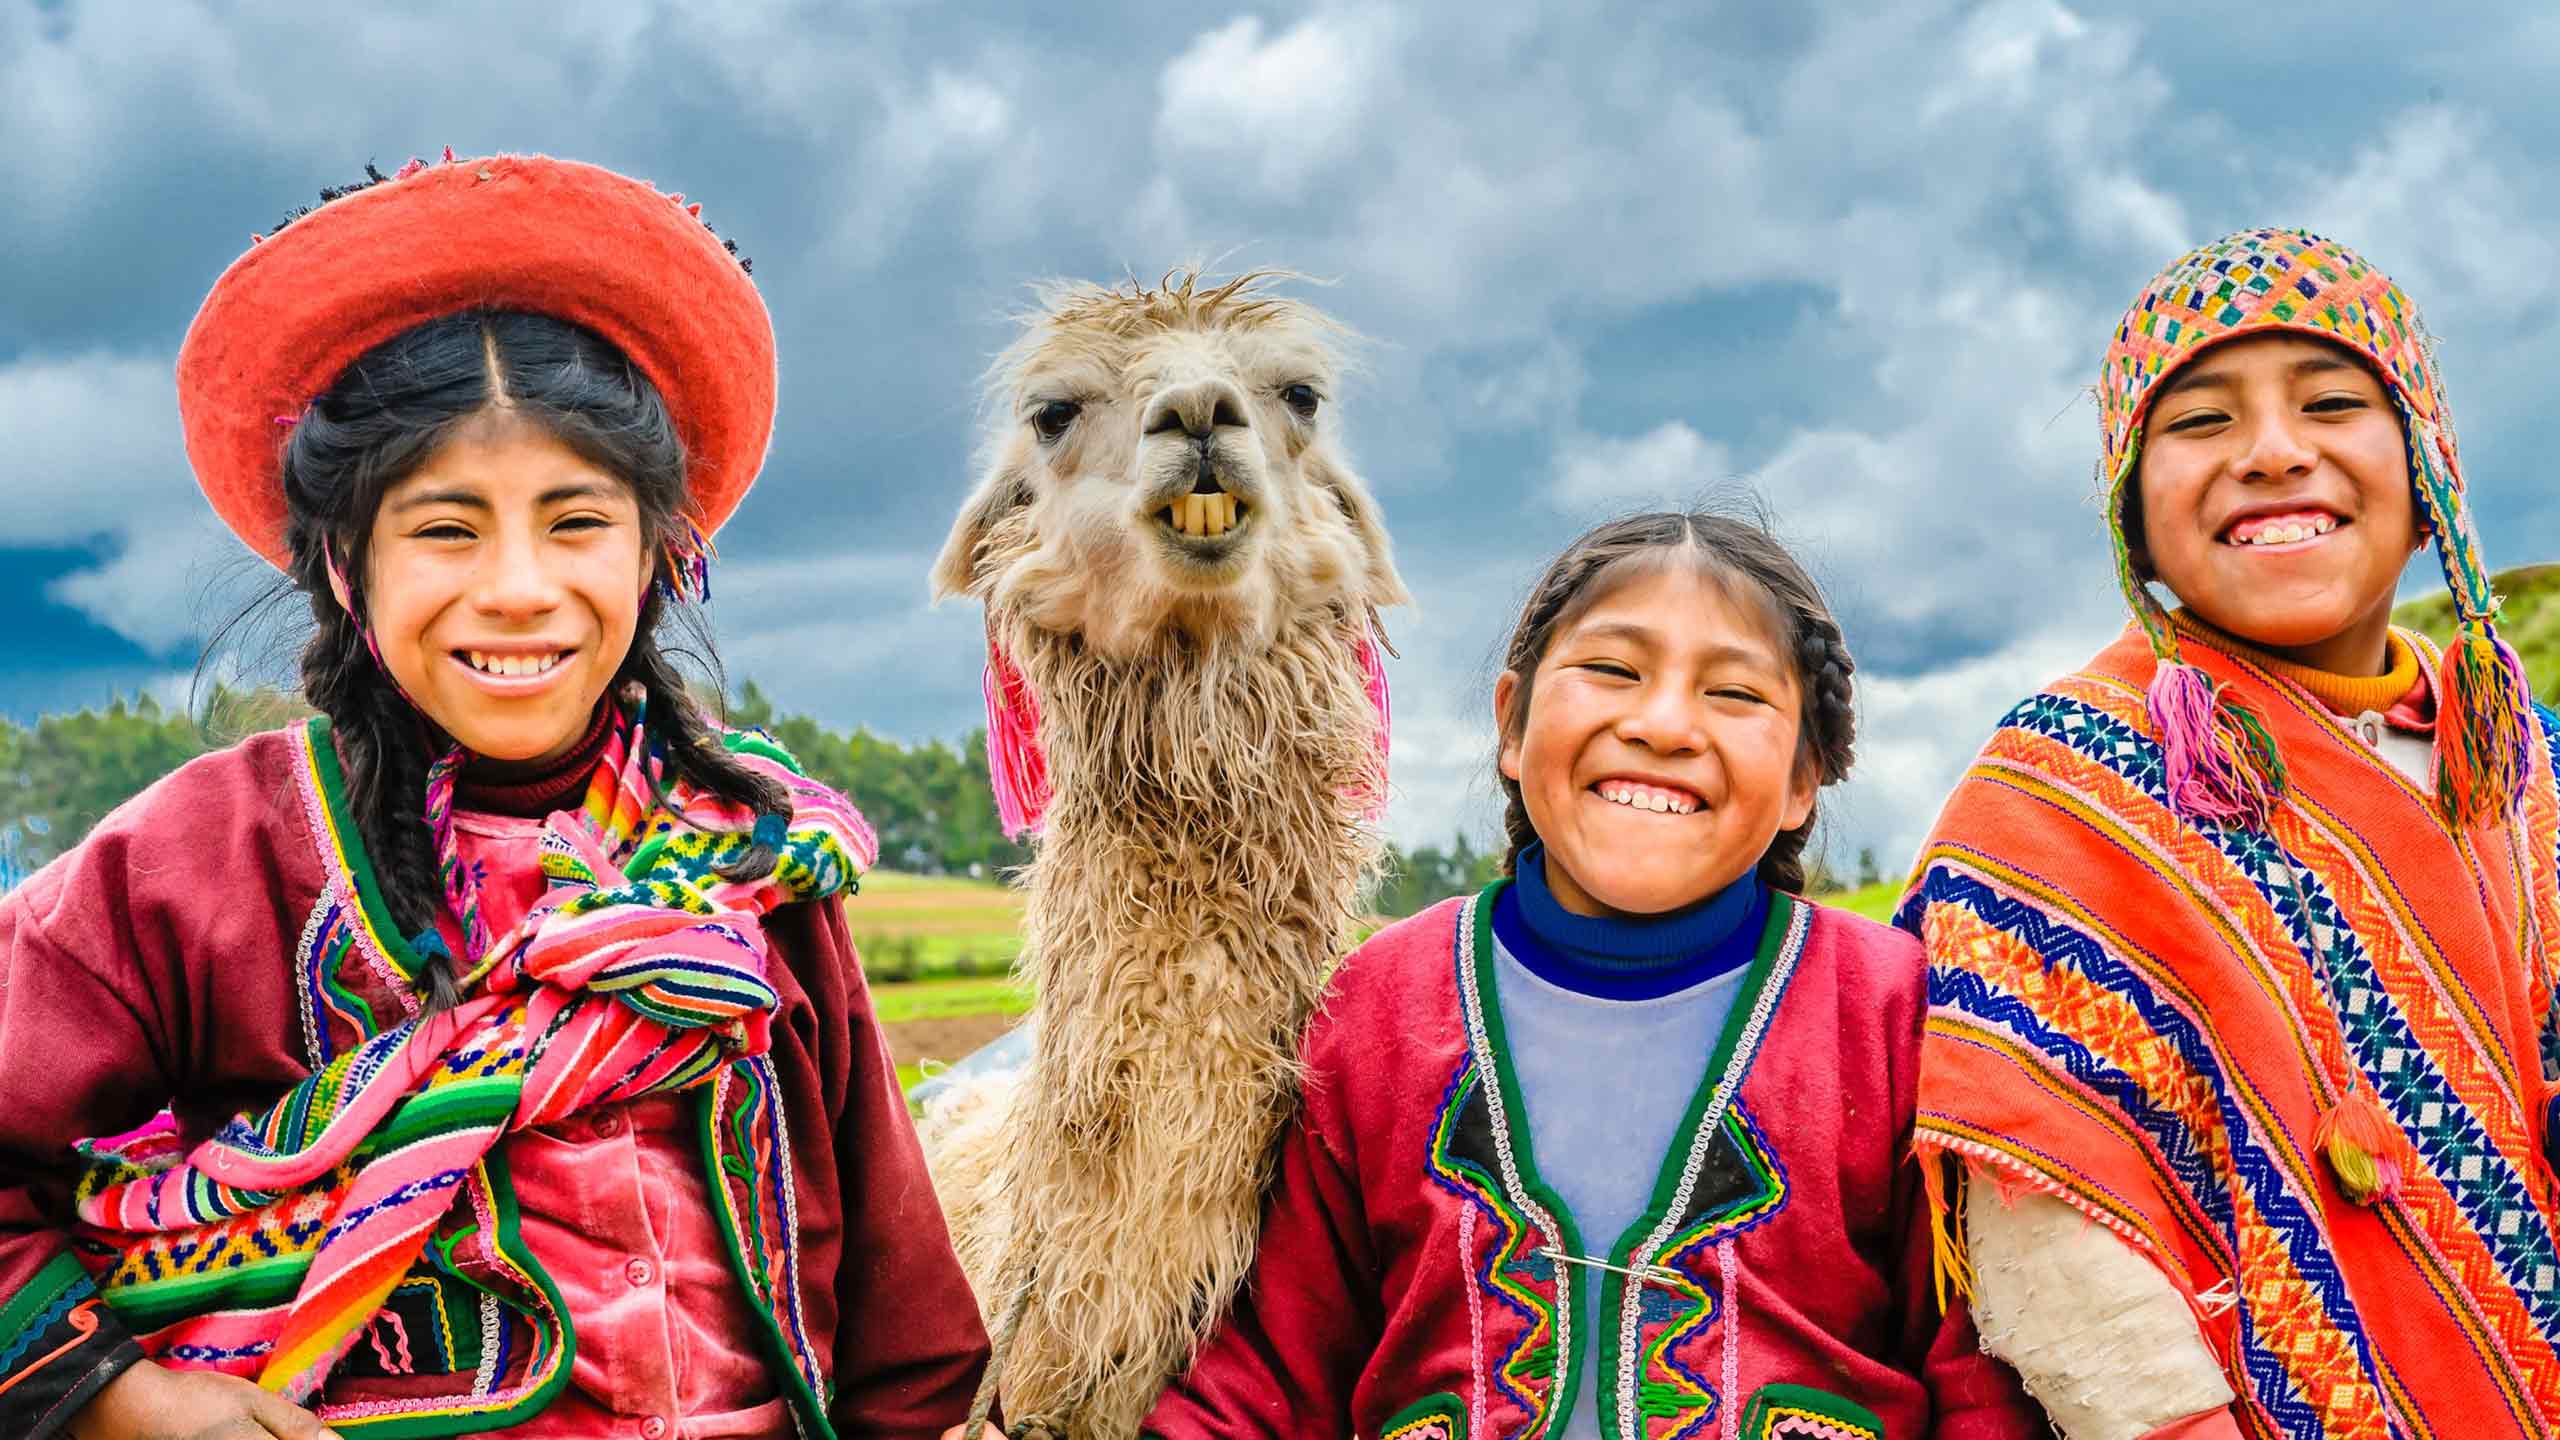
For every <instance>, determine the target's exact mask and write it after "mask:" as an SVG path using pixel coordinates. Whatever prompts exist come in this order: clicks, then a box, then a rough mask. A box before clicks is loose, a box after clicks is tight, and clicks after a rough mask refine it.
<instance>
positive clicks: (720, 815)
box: [76, 712, 877, 1399]
mask: <svg viewBox="0 0 2560 1440" xmlns="http://www.w3.org/2000/svg"><path fill="white" fill-rule="evenodd" d="M730 748H731V753H732V755H733V757H734V758H736V759H737V760H739V761H740V762H741V763H744V764H746V765H747V766H748V767H749V768H751V769H756V770H758V771H760V772H762V773H765V774H767V775H768V776H769V777H771V778H773V779H775V780H777V781H779V782H781V783H783V784H784V785H785V786H786V788H787V789H788V790H789V792H790V793H791V795H792V799H793V802H794V813H793V815H792V818H791V821H790V823H789V825H788V826H787V827H782V826H776V825H773V824H771V823H767V824H764V825H758V826H755V828H754V830H753V831H752V832H751V831H750V830H749V829H748V828H747V826H748V825H749V824H750V822H752V821H753V819H754V817H753V816H751V815H749V814H748V813H747V812H746V811H745V810H743V809H742V808H740V807H737V806H734V805H731V804H730V803H729V802H727V801H725V800H722V799H721V798H719V797H717V796H715V795H711V794H708V793H707V792H702V791H699V790H697V789H695V788H694V787H692V786H690V785H688V784H684V783H681V782H680V783H678V784H676V785H675V786H673V787H672V788H671V789H669V788H664V787H662V786H661V784H660V777H661V775H662V773H663V768H664V760H663V755H662V754H661V753H660V752H659V751H658V750H657V749H655V748H653V747H652V746H651V745H650V744H649V742H648V739H647V736H646V732H645V727H644V726H643V725H642V724H641V717H640V715H639V714H638V713H636V712H625V713H623V714H622V716H621V717H620V719H619V721H618V723H617V725H616V728H615V731H614V733H613V735H612V736H611V738H610V739H609V740H608V742H607V745H606V748H605V751H604V754H603V757H602V758H601V759H600V761H599V763H598V766H597V769H596V774H595V778H594V780H593V782H592V783H591V784H590V786H589V789H588V793H587V799H586V803H585V804H584V805H583V806H581V807H580V808H579V809H578V810H575V811H559V812H555V813H554V814H552V815H551V816H550V817H549V818H548V819H547V820H546V821H545V822H544V826H543V831H542V835H541V839H540V843H539V850H540V855H541V866H542V872H543V875H544V878H545V879H546V881H547V882H548V889H547V891H546V893H545V894H544V896H543V897H542V899H541V900H540V901H539V902H538V903H537V904H536V905H535V906H534V907H533V908H532V910H531V911H530V912H529V913H528V914H527V915H526V916H525V918H524V920H523V921H522V922H521V923H520V924H518V925H517V926H516V927H515V928H514V929H512V930H510V931H509V932H507V933H506V934H505V935H504V936H501V937H499V938H498V939H496V940H495V941H494V942H493V943H492V944H491V945H490V946H489V948H488V951H487V953H486V954H485V955H484V956H481V957H479V959H478V962H477V964H476V965H475V967H474V969H473V971H472V973H470V974H469V975H467V976H465V977H464V984H463V993H464V998H463V1000H462V1002H461V1003H460V1004H459V1005H457V1006H455V1007H453V1008H451V1009H447V1010H443V1011H439V1012H435V1013H432V1014H426V1015H423V1016H419V1017H417V1018H413V1019H410V1020H407V1021H405V1022H402V1023H400V1024H396V1025H393V1026H391V1027H389V1028H387V1029H385V1030H383V1031H381V1032H380V1033H379V1034H376V1035H374V1036H373V1037H371V1038H370V1039H369V1040H367V1041H366V1042H365V1043H363V1044H362V1045H360V1046H357V1047H355V1048H353V1049H351V1050H349V1051H347V1052H346V1053H344V1054H342V1055H340V1056H339V1057H338V1058H337V1059H336V1060H335V1061H333V1062H331V1063H330V1064H328V1065H327V1066H326V1067H325V1068H323V1069H321V1070H320V1071H319V1072H318V1073H316V1074H313V1075H311V1076H310V1077H309V1078H307V1079H305V1080H303V1081H302V1082H301V1083H300V1084H298V1085H296V1086H295V1087H294V1088H293V1089H292V1090H291V1091H290V1092H289V1093H287V1094H286V1095H285V1096H284V1097H283V1098H282V1099H281V1100H279V1101H278V1102H276V1104H274V1105H273V1106H271V1107H269V1108H268V1109H267V1110H265V1111H264V1112H262V1113H257V1114H243V1115H241V1116H239V1117H237V1118H235V1119H233V1120H232V1121H231V1122H229V1123H228V1124H226V1125H225V1126H224V1127H223V1128H222V1129H221V1130H220V1131H218V1132H217V1133H216V1134H215V1135H214V1136H213V1137H212V1138H210V1139H208V1140H206V1141H205V1142H203V1143H202V1144H200V1145H198V1146H196V1147H195V1148H194V1149H193V1150H192V1151H191V1152H186V1153H183V1154H182V1153H181V1150H182V1146H181V1142H180V1141H179V1140H178V1139H177V1129H176V1125H175V1122H174V1121H173V1120H172V1119H171V1118H170V1116H169V1115H168V1114H167V1113H166V1112H164V1113H163V1114H162V1115H161V1116H160V1117H158V1118H157V1119H155V1120H154V1121H153V1122H152V1123H151V1124H149V1125H146V1126H144V1127H143V1128H142V1129H141V1130H138V1131H135V1132H133V1133H132V1134H130V1135H126V1136H122V1137H118V1138H116V1139H114V1140H107V1141H96V1142H88V1143H86V1144H84V1146H83V1147H82V1148H83V1150H84V1153H85V1154H86V1155H87V1156H88V1158H89V1160H90V1162H91V1164H90V1168H89V1170H88V1172H87V1173H86V1175H85V1177H84V1178H83V1180H82V1182H81V1184H80V1187H79V1190H78V1194H77V1200H76V1208H77V1215H78V1219H79V1221H80V1223H81V1225H82V1226H83V1229H84V1238H85V1239H86V1240H88V1241H89V1242H90V1244H89V1245H87V1246H86V1247H84V1248H86V1249H87V1250H88V1252H89V1255H88V1262H89V1263H90V1264H91V1266H92V1268H93V1269H95V1270H98V1271H100V1272H101V1274H100V1280H101V1283H102V1287H103V1289H104V1290H105V1293H106V1297H107V1301H108V1303H109V1305H110V1306H111V1307H113V1308H114V1309H116V1310H117V1311H118V1313H119V1314H120V1315H121V1316H122V1317H123V1318H124V1319H125V1320H126V1322H127V1324H128V1325H129V1327H130V1328H132V1329H133V1330H134V1332H135V1333H136V1334H137V1335H139V1336H141V1337H142V1339H143V1344H144V1348H145V1350H146V1351H148V1352H150V1353H151V1354H153V1355H154V1356H155V1357H157V1358H159V1359H160V1360H161V1361H162V1362H163V1363H166V1364H175V1365H182V1366H187V1367H191V1368H203V1369H215V1370H221V1371H225V1372H227V1373H231V1374H237V1375H244V1376H254V1377H255V1378H256V1379H257V1380H258V1382H259V1383H260V1384H262V1385H265V1386H267V1387H268V1388H270V1389H273V1390H277V1391H280V1392H282V1393H283V1394H285V1395H286V1396H288V1397H290V1398H294V1399H302V1398H305V1397H307V1396H310V1395H311V1394H313V1393H314V1392H316V1391H317V1390H319V1389H320V1387H321V1386H322V1385H323V1384H324V1383H325V1382H326V1381H327V1379H328V1377H329V1374H330V1371H331V1368H332V1367H333V1366H334V1365H335V1364H336V1363H337V1361H338V1359H339V1358H340V1357H341V1356H342V1355H344V1354H345V1353H346V1351H347V1349H348V1347H349V1346H350V1345H352V1344H353V1343H354V1341H355V1339H356V1337H357V1335H358V1334H359V1333H360V1332H361V1331H362V1330H363V1328H364V1327H365V1325H366V1324H367V1322H369V1321H370V1320H371V1319H372V1318H373V1316H374V1315H375V1314H376V1313H377V1311H379V1310H380V1308H381V1306H382V1304H383V1302H384V1300H385V1298H386V1297H387V1296H388V1295H389V1294H390V1293H391V1291H392V1290H393V1289H394V1288H395V1287H396V1286H398V1285H399V1284H400V1283H401V1281H402V1280H403V1279H404V1277H406V1276H408V1275H410V1274H411V1273H412V1271H413V1270H415V1269H417V1268H419V1267H420V1266H421V1264H422V1263H432V1262H434V1261H436V1260H438V1259H442V1260H443V1261H444V1262H445V1263H446V1264H447V1265H448V1266H449V1265H450V1264H451V1263H452V1260H453V1246H454V1243H455V1237H456V1235H457V1234H459V1233H465V1232H467V1231H468V1230H470V1229H474V1228H485V1227H486V1226H487V1225H488V1224H489V1223H490V1221H489V1217H488V1216H486V1215H478V1216H474V1215H473V1214H472V1211H473V1209H474V1208H476V1207H470V1206H457V1205H456V1203H455V1202H456V1197H457V1195H458V1194H461V1193H463V1192H465V1191H466V1190H468V1189H469V1188H470V1184H469V1182H470V1180H471V1177H472V1176H473V1175H474V1174H475V1172H476V1171H477V1169H478V1167H480V1166H481V1165H482V1164H483V1163H484V1162H485V1161H486V1160H487V1159H488V1158H489V1156H490V1153H491V1151H492V1150H493V1149H494V1148H495V1147H496V1146H497V1144H498V1143H499V1141H500V1140H501V1139H503V1138H504V1137H505V1136H506V1135H507V1134H509V1133H511V1132H513V1131H517V1130H523V1129H529V1128H532V1127H536V1126H543V1125H550V1124H554V1123H556V1122H558V1121H560V1120H562V1119H564V1118H566V1117H568V1116H572V1115H575V1114H577V1113H579V1112H581V1111H584V1110H588V1109H591V1108H594V1107H598V1106H604V1105H613V1104H617V1103H621V1102H624V1101H628V1100H632V1099H635V1098H638V1097H641V1096H644V1095H651V1094H658V1093H665V1092H672V1091H680V1090H686V1089H689V1088H692V1087H694V1086H697V1085H700V1084H702V1083H703V1082H705V1081H706V1080H709V1079H711V1078H712V1077H714V1076H715V1075H716V1074H718V1073H719V1072H720V1071H721V1070H722V1069H724V1068H725V1067H727V1066H729V1065H731V1064H733V1063H739V1062H749V1063H754V1057H759V1056H761V1055H763V1054H764V1052H765V1050H766V1049H767V1047H768V1044H769V1040H770V1026H771V1024H772V1018H773V1012H774V1010H775V1009H776V1008H777V1004H778V1001H777V997H776V994H775V992H774V990H773V988H772V986H771V985H769V984H768V983H767V981H766V978H765V977H766V967H767V960H768V955H767V949H766V941H765V934H764V927H763V917H764V916H765V915H767V914H768V913H770V912H771V911H773V910H774V909H775V908H776V907H779V906H782V905H787V904H792V903H795V902H799V901H804V900H815V899H820V898H823V897H826V896H831V895H835V894H837V893H839V892H841V891H844V890H846V889H847V888H849V887H850V885H851V884H852V882H853V880H854V879H855V877H856V876H857V875H858V874H859V873H860V871H861V870H862V869H863V868H864V867H865V866H867V865H869V864H870V862H871V861H872V860H873V859H874V858H875V856H876V854H877V842H876V841H875V840H874V838H873V836H872V833H871V831H870V828H869V827H868V826H867V825H866V824H864V822H863V820H862V817H861V816H860V815H859V814H858V813H856V812H855V811H854V810H853V808H852V806H851V805H850V804H848V803H846V802H845V801H844V799H843V798H842V797H841V796H838V795H835V794H834V793H833V792H832V791H829V790H827V789H826V788H825V787H823V786H819V785H814V784H811V783H810V782H808V781H806V780H804V779H802V778H801V777H800V776H799V775H798V774H797V773H796V771H794V770H793V769H791V768H790V767H789V766H788V765H787V764H786V763H784V760H783V759H782V758H781V757H780V752H779V751H774V750H771V749H770V748H769V747H765V746H763V745H761V744H760V743H759V742H757V741H754V740H752V739H745V738H743V737H733V739H732V743H731V746H730ZM777 830H779V831H780V832H781V833H780V834H778V835H777V834H776V833H775V832H776V831H777ZM777 842H778V843H777ZM759 843H762V844H764V845H766V846H768V848H771V849H773V850H775V851H776V852H777V854H778V858H777V861H776V864H775V866H774V868H773V871H772V873H770V874H769V875H767V876H765V877H763V878H762V879H758V880H752V881H736V880H731V879H727V878H725V877H724V876H722V875H721V873H720V871H721V870H722V869H723V868H726V867H728V866H730V865H732V864H733V862H735V861H736V860H738V859H739V858H740V857H741V856H743V855H745V854H746V853H747V851H748V849H749V848H750V847H751V846H752V845H756V844H759ZM449 1221H451V1222H455V1223H451V1224H449V1223H448V1222H449ZM431 1250H432V1252H433V1253H430V1252H431Z"/></svg>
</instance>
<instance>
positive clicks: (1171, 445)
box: [934, 277, 1405, 656]
mask: <svg viewBox="0 0 2560 1440" xmlns="http://www.w3.org/2000/svg"><path fill="white" fill-rule="evenodd" d="M1255 283H1256V280H1255V278H1254V277H1248V278H1247V279H1246V280H1244V281H1239V282H1236V283H1235V284H1233V285H1229V286H1224V287H1220V288H1218V289H1215V290H1209V289H1198V288H1195V282H1194V281H1193V280H1190V279H1182V280H1180V281H1179V282H1178V283H1173V284H1169V285H1168V287H1167V288H1165V289H1162V290H1144V289H1138V290H1131V291H1106V290H1101V289H1097V288H1093V287H1074V288H1070V289H1068V290H1064V291H1062V292H1060V293H1059V294H1057V295H1056V296H1054V297H1053V298H1052V301H1051V305H1050V308H1049V309H1048V310H1047V311H1046V312H1044V313H1043V314H1041V315H1039V316H1037V317H1034V318H1033V320H1032V321H1031V322H1030V324H1029V325H1028V327H1027V329H1026V332H1025V334H1024V336H1023V338H1022V340H1021V341H1020V342H1018V343H1017V344H1016V345H1015V346H1014V347H1013V348H1012V349H1011V350H1009V351H1008V352H1007V353H1006V355H1005V357H1004V358H1003V359H1002V360H1001V361H999V362H998V367H997V370H998V377H999V392H998V397H997V400H996V404H997V405H998V406H999V407H1001V408H1000V410H999V413H997V414H996V415H995V416H994V417H992V418H993V422H994V429H993V431H992V433H991V435H990V437H989V441H988V445H987V453H988V459H989V465H988V468H987V471H986V473H985V475H984V477H983V478H982V479H981V480H980V482H979V485H978V488H977V490H976V492H975V493H974V494H973V495H972V496H971V497H970V499H969V501H968V502H967V504H966V505H965V506H963V508H962V510H961V514H960V517H959V519H958V521H957V523H956V524H955V525H954V527H953V530H952V533H951V537H950V539H949V541H948V543H947V544H946V545H945V547H944V549H943V552H942V557H941V559H940V560H939V561H938V562H937V563H936V565H935V569H934V583H935V587H936V589H937V591H938V592H939V593H942V594H958V593H971V594H976V595H979V596H980V597H981V598H984V599H986V600H987V601H988V602H989V604H990V605H992V606H995V607H997V608H1000V609H1010V610H1016V611H1019V612H1021V613H1022V614H1024V615H1026V616H1027V617H1028V618H1029V619H1030V620H1031V621H1032V622H1033V623H1035V624H1037V625H1039V626H1040V627H1042V628H1043V629H1047V630H1050V631H1054V632H1059V633H1066V634H1077V635H1080V636H1082V637H1083V639H1084V640H1085V641H1086V643H1088V644H1090V645H1092V646H1093V647H1094V648H1095V649H1097V650H1099V651H1101V652H1102V653H1104V654H1108V655H1117V656H1126V655H1131V654H1135V653H1137V652H1139V651H1141V650H1143V649H1145V648H1146V647H1147V646H1148V645H1149V644H1150V643H1152V642H1153V641H1154V640H1155V639H1156V638H1157V637H1158V636H1160V635H1162V634H1164V633H1166V632H1167V631H1169V630H1173V629H1180V630H1183V631H1187V632H1189V633H1190V634H1191V635H1192V636H1193V637H1195V638H1197V639H1202V640H1215V639H1226V638H1233V637H1246V638H1251V639H1255V640H1267V639H1268V638H1269V637H1270V636H1271V635H1272V634H1273V633H1274V632H1275V631H1276V629H1277V628H1278V626H1279V625H1280V623H1281V622H1282V621H1283V620H1284V619H1286V618H1287V617H1288V616H1289V615H1290V614H1293V613H1298V612H1302V611H1306V610H1312V609H1316V608H1320V607H1325V606H1330V605H1339V604H1342V603H1344V602H1350V603H1352V604H1355V605H1362V606H1378V605H1388V604H1395V603H1399V602H1401V601H1402V600H1403V599H1404V598H1405V597H1404V589H1403V585H1402V583H1401V582H1400V581H1399V580H1398V579H1397V578H1396V574H1395V569H1394V565H1393V563H1392V561H1391V560H1390V559H1389V558H1388V547H1387V540H1386V534H1385V530H1384V528H1383V526H1382V524H1381V522H1380V520H1379V517H1378V512H1377V506H1376V503H1375V502H1374V501H1373V500H1372V499H1371V498H1370V496H1369V493H1368V488H1367V486H1365V485H1364V484H1362V483H1361V481H1360V478H1359V477H1358V476H1357V475H1356V474H1354V473H1352V470H1351V468H1350V466H1349V465H1348V464H1346V463H1345V462H1344V461H1343V459H1342V458H1341V456H1340V454H1339V452H1338V450H1337V449H1336V446H1335V439H1334V429H1333V417H1332V406H1333V402H1334V399H1335V390H1336V384H1337V379H1336V377H1337V373H1338V366H1337V363H1336V360H1335V356H1334V352H1333V342H1334V339H1335V337H1336V335H1337V334H1338V333H1339V332H1338V331H1337V330H1336V329H1335V328H1334V327H1333V325H1332V323H1331V322H1330V321H1328V320H1326V319H1324V317H1322V316H1321V315H1319V314H1317V313H1316V312H1315V311H1313V310H1312V309H1310V308H1308V307H1306V306H1303V305H1300V304H1298V303H1296V302H1294V301H1290V300H1285V299H1279V298H1275V297H1271V296H1268V295H1264V294H1261V293H1260V292H1259V291H1257V290H1256V289H1254V288H1253V287H1254V285H1255Z"/></svg>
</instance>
